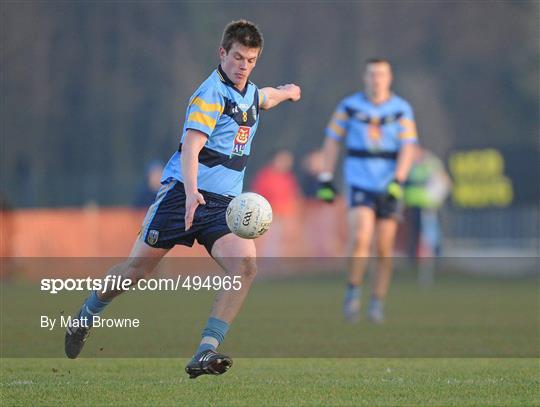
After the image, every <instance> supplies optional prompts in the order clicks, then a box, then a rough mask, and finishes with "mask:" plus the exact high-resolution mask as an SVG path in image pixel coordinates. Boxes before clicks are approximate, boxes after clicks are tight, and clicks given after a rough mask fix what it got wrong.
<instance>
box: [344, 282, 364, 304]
mask: <svg viewBox="0 0 540 407" xmlns="http://www.w3.org/2000/svg"><path fill="white" fill-rule="evenodd" d="M361 295H362V286H361V285H354V284H351V283H348V284H347V288H346V289H345V303H349V302H351V301H353V300H360V296H361Z"/></svg>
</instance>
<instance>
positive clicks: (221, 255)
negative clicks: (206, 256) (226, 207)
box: [210, 233, 257, 324]
mask: <svg viewBox="0 0 540 407" xmlns="http://www.w3.org/2000/svg"><path fill="white" fill-rule="evenodd" d="M212 256H213V257H214V259H215V260H216V261H217V263H218V264H219V265H220V266H221V267H222V268H223V269H224V270H225V272H226V273H227V274H228V275H231V276H240V277H241V278H240V280H241V282H242V287H241V289H240V290H238V291H236V290H232V289H231V290H221V291H220V292H218V293H217V294H216V297H215V300H214V304H213V306H212V312H211V314H210V316H211V317H214V318H219V319H221V320H223V321H225V322H227V323H229V324H230V323H231V322H232V321H233V320H234V318H235V317H236V315H237V314H238V312H239V311H240V308H241V307H242V304H243V303H244V300H245V298H246V296H247V293H248V292H249V288H250V287H251V283H252V282H253V280H254V278H255V275H256V273H257V266H256V262H255V258H256V250H255V244H254V242H253V240H246V239H242V238H240V237H238V236H236V235H233V234H232V233H231V234H228V235H225V236H223V237H221V238H220V239H218V240H217V241H216V242H215V243H214V246H213V247H212Z"/></svg>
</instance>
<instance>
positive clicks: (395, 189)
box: [386, 180, 403, 201]
mask: <svg viewBox="0 0 540 407" xmlns="http://www.w3.org/2000/svg"><path fill="white" fill-rule="evenodd" d="M386 194H387V195H388V198H390V199H392V200H395V201H401V200H402V199H403V186H402V183H401V182H399V181H398V180H393V181H392V182H390V183H389V184H388V186H387V187H386Z"/></svg>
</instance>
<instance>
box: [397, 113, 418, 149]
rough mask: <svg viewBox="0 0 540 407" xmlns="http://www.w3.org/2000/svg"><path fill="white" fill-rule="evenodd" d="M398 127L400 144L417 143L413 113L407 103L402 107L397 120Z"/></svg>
mask: <svg viewBox="0 0 540 407" xmlns="http://www.w3.org/2000/svg"><path fill="white" fill-rule="evenodd" d="M399 125H400V131H399V139H400V141H401V143H402V144H407V143H416V142H418V134H417V131H416V122H415V120H414V113H413V110H412V107H411V106H410V105H409V104H408V103H406V104H405V105H404V109H403V115H402V116H401V118H400V119H399Z"/></svg>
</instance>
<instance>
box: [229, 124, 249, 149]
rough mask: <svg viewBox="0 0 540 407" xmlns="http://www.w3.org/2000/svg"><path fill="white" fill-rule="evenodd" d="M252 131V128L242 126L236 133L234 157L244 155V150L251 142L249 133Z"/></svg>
mask: <svg viewBox="0 0 540 407" xmlns="http://www.w3.org/2000/svg"><path fill="white" fill-rule="evenodd" d="M250 131H251V128H250V127H246V126H240V127H238V131H237V132H236V137H235V138H234V145H233V150H232V154H234V155H244V149H245V148H246V144H247V142H248V141H249V132H250Z"/></svg>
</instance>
